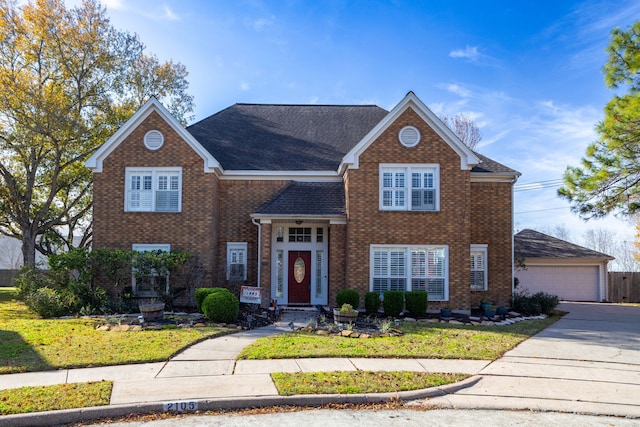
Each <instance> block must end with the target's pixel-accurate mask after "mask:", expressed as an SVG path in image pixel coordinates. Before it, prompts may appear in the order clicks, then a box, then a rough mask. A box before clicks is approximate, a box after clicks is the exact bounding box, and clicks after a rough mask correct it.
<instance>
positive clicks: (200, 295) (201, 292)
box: [195, 288, 231, 313]
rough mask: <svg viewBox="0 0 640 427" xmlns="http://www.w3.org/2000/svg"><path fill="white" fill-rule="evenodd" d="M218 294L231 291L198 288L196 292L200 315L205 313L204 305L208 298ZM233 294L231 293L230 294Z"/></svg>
mask: <svg viewBox="0 0 640 427" xmlns="http://www.w3.org/2000/svg"><path fill="white" fill-rule="evenodd" d="M216 292H229V290H228V289H227V288H198V289H196V292H195V298H196V308H197V309H198V311H199V312H200V313H204V311H202V303H203V302H204V300H205V298H207V297H208V296H209V295H211V294H213V293H216ZM229 293H231V292H229Z"/></svg>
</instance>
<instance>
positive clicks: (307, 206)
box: [252, 181, 346, 218]
mask: <svg viewBox="0 0 640 427" xmlns="http://www.w3.org/2000/svg"><path fill="white" fill-rule="evenodd" d="M252 216H253V217H256V218H258V217H274V216H280V217H295V216H300V217H309V216H312V217H332V218H335V217H345V216H346V208H345V197H344V186H343V183H342V182H300V181H293V182H292V183H290V184H289V185H287V186H286V187H284V188H283V189H282V190H280V191H279V192H278V193H276V194H275V195H274V196H273V197H272V198H271V200H269V201H268V202H267V203H265V204H263V205H262V206H260V207H259V208H258V209H257V210H256V211H255V212H254V213H253V215H252Z"/></svg>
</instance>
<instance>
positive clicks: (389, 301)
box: [382, 291, 404, 317]
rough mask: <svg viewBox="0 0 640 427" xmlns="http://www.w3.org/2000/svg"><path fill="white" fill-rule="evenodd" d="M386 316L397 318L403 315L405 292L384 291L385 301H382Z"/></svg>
mask: <svg viewBox="0 0 640 427" xmlns="http://www.w3.org/2000/svg"><path fill="white" fill-rule="evenodd" d="M382 307H383V308H384V315H385V316H391V317H397V316H399V315H400V313H402V309H403V308H404V292H403V291H384V300H383V301H382Z"/></svg>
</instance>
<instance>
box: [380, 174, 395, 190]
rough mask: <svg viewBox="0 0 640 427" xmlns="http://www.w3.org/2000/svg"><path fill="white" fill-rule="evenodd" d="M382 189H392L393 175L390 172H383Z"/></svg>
mask: <svg viewBox="0 0 640 427" xmlns="http://www.w3.org/2000/svg"><path fill="white" fill-rule="evenodd" d="M382 187H383V188H392V187H393V174H392V173H391V172H385V173H383V174H382Z"/></svg>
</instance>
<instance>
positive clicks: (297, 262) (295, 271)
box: [289, 251, 311, 304]
mask: <svg viewBox="0 0 640 427" xmlns="http://www.w3.org/2000/svg"><path fill="white" fill-rule="evenodd" d="M310 302H311V251H290V252H289V303H298V304H300V303H302V304H309V303H310Z"/></svg>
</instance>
